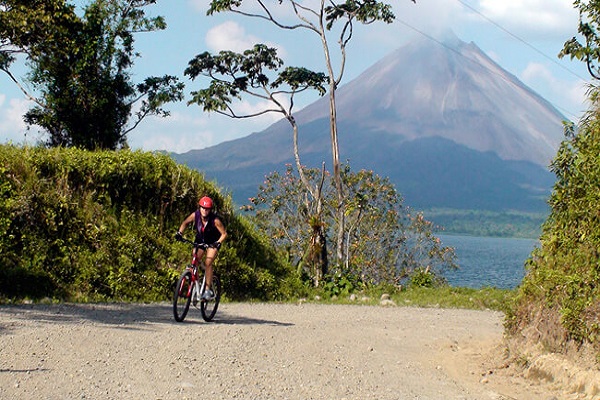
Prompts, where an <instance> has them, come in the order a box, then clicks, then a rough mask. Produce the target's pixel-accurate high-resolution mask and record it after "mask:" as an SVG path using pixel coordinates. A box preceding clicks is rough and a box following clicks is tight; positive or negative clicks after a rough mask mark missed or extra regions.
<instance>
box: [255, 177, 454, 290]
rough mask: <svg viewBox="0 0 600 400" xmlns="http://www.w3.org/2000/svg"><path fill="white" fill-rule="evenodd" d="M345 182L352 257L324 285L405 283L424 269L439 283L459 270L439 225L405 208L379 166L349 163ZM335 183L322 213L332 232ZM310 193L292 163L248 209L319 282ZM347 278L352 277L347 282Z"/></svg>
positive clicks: (277, 243) (328, 186)
mask: <svg viewBox="0 0 600 400" xmlns="http://www.w3.org/2000/svg"><path fill="white" fill-rule="evenodd" d="M305 174H306V176H308V177H309V178H310V179H312V180H315V179H320V178H319V176H320V173H319V171H317V170H313V169H306V170H305ZM327 176H329V175H327ZM343 182H344V184H345V187H344V190H345V193H346V199H345V204H344V205H343V206H344V209H345V210H346V212H347V216H346V218H347V221H348V224H347V225H346V226H347V230H346V232H345V238H346V240H347V245H346V247H347V249H348V258H347V259H346V261H345V263H344V264H343V265H337V266H335V268H333V270H332V272H331V274H330V275H329V276H326V279H325V283H324V284H325V285H326V286H327V287H330V289H331V290H330V292H331V293H332V294H336V291H341V292H343V291H345V290H348V288H353V287H360V286H361V285H365V284H366V285H379V284H382V283H391V284H401V283H403V282H404V281H405V280H406V279H409V277H410V276H411V275H412V274H413V273H414V272H415V271H417V272H418V271H420V270H421V269H425V268H426V269H427V270H428V271H429V272H430V273H431V274H432V275H435V278H432V279H433V281H432V284H433V283H434V282H435V284H437V283H439V280H440V279H441V278H440V276H441V274H440V273H439V272H441V270H443V269H444V268H452V267H455V262H454V259H455V256H454V252H453V250H452V249H450V248H446V247H442V245H441V242H440V241H439V239H437V238H436V237H434V236H433V225H432V224H431V222H429V221H427V220H426V219H425V218H424V217H423V215H422V214H421V213H416V214H411V213H410V210H409V209H408V208H405V207H403V205H402V201H401V198H400V196H399V195H398V193H397V192H396V190H395V188H394V186H393V185H392V184H391V183H390V182H389V180H388V179H386V178H381V177H379V176H378V175H376V174H375V173H373V171H365V170H363V171H359V172H358V173H354V172H352V171H351V170H350V168H349V167H348V166H346V168H345V169H344V174H343ZM332 186H333V185H332V183H331V181H330V180H327V181H326V182H325V184H324V191H323V196H324V199H325V204H326V205H327V207H326V209H325V210H324V212H323V215H324V220H323V223H324V227H325V232H326V234H330V233H331V232H335V231H336V229H337V225H336V224H337V221H336V213H335V209H336V208H337V199H336V197H335V194H334V190H333V188H332ZM306 196H307V193H306V192H305V191H304V190H303V186H302V185H301V183H300V182H299V179H298V177H297V176H296V174H295V172H294V170H293V168H292V167H291V166H288V168H287V170H286V173H285V174H284V175H280V174H279V173H277V172H274V173H271V174H270V175H268V176H267V177H266V179H265V182H264V184H263V185H261V187H260V188H259V193H258V195H257V196H256V197H254V198H252V199H250V200H251V203H252V204H251V205H248V206H246V207H245V209H246V210H248V211H252V212H254V215H253V221H255V223H256V225H257V226H258V227H259V229H261V230H262V231H264V232H265V233H266V235H267V236H268V237H269V238H270V240H271V242H272V244H273V246H274V247H275V248H279V249H282V251H285V252H286V256H287V259H288V260H289V262H291V263H293V264H294V265H296V266H297V268H298V272H299V273H300V274H302V273H303V274H305V275H306V276H307V277H308V279H313V276H312V274H314V273H315V271H314V270H312V269H310V268H309V266H310V264H307V263H306V262H305V261H306V258H307V255H308V254H309V250H310V246H309V245H307V238H309V237H310V236H311V232H310V229H308V227H307V225H306V224H305V223H304V221H305V220H306V219H307V218H309V217H310V215H311V212H312V211H311V210H310V209H307V208H305V207H304V206H303V204H304V202H303V201H302V198H303V197H306ZM299 204H300V206H298V205H299ZM324 250H325V251H331V250H330V249H324ZM342 280H346V281H347V282H343V283H340V282H341V281H342ZM351 282H352V284H350V283H351Z"/></svg>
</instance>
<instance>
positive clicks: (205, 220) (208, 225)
mask: <svg viewBox="0 0 600 400" xmlns="http://www.w3.org/2000/svg"><path fill="white" fill-rule="evenodd" d="M198 206H199V207H198V210H196V211H195V212H193V213H191V214H190V215H189V216H188V217H187V218H186V219H185V220H184V221H183V222H182V223H181V226H180V227H179V230H178V231H177V234H175V238H176V239H177V240H181V238H182V237H183V235H182V232H183V231H184V230H185V228H187V226H188V225H189V224H190V223H193V224H194V225H193V226H194V228H195V230H196V239H195V240H194V241H195V242H196V243H206V244H208V245H209V247H208V248H207V249H206V259H205V260H204V264H205V266H206V271H205V274H206V291H205V292H204V294H203V296H202V298H203V299H204V300H211V299H212V297H214V294H213V292H212V290H211V287H212V277H213V267H212V264H213V261H214V260H215V258H216V257H217V253H218V251H219V248H220V247H221V244H222V243H223V241H224V240H225V238H226V237H227V231H226V230H225V225H223V221H221V218H219V216H218V215H216V214H215V213H214V212H213V201H212V199H211V198H210V197H206V196H204V197H202V198H201V199H200V201H199V202H198ZM204 252H205V250H203V249H197V248H194V255H195V256H196V257H197V258H199V259H201V258H202V256H203V255H204Z"/></svg>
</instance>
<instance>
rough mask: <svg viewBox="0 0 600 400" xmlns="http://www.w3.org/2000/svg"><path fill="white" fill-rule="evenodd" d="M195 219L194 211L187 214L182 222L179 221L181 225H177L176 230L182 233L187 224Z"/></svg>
mask: <svg viewBox="0 0 600 400" xmlns="http://www.w3.org/2000/svg"><path fill="white" fill-rule="evenodd" d="M195 219H196V213H191V214H190V215H188V217H187V218H186V219H184V220H183V222H182V223H181V226H180V227H179V230H178V232H179V233H183V231H185V228H187V226H188V225H189V224H190V223H192V222H194V220H195Z"/></svg>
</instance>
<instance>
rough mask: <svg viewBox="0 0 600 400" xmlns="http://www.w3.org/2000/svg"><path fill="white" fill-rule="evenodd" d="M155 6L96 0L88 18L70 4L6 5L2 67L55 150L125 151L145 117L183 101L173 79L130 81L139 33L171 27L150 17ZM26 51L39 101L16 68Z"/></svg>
mask: <svg viewBox="0 0 600 400" xmlns="http://www.w3.org/2000/svg"><path fill="white" fill-rule="evenodd" d="M155 2H156V1H155V0H118V1H111V0H94V1H92V2H91V3H89V4H88V5H87V6H86V7H85V11H84V15H83V17H80V16H78V15H77V14H76V12H75V7H74V6H73V5H70V4H67V3H66V2H65V1H64V0H53V1H29V2H23V1H17V0H11V1H2V2H0V4H1V6H2V9H3V12H2V16H1V17H0V69H2V70H3V71H4V72H5V73H7V74H8V75H9V76H10V77H11V79H12V80H13V81H14V82H15V83H17V84H18V85H19V87H20V88H21V90H22V91H23V92H24V93H25V94H26V95H27V96H28V97H29V98H30V99H32V100H34V102H35V103H36V104H35V106H33V108H31V109H30V110H29V111H28V112H27V113H26V115H25V117H24V118H25V121H26V122H27V124H28V125H30V126H31V125H37V126H40V127H41V128H43V129H44V130H45V131H46V132H47V133H48V134H49V135H50V138H49V140H48V144H49V145H51V146H76V147H82V148H86V149H97V148H101V149H116V148H118V147H122V146H124V145H126V140H127V134H128V133H129V132H131V131H132V130H133V129H135V128H136V127H137V126H138V125H139V124H140V122H141V121H142V120H143V119H144V118H145V117H147V116H149V115H157V116H163V117H165V116H168V115H169V112H168V111H166V110H164V109H163V108H162V107H163V105H164V104H166V103H168V102H172V101H180V100H181V99H182V98H183V94H182V90H183V84H182V83H180V82H178V79H177V78H176V77H174V76H169V75H165V76H163V77H149V78H146V79H145V80H144V81H143V82H142V83H139V84H134V83H133V82H132V80H131V76H130V69H131V67H132V66H133V63H134V59H135V58H136V57H138V56H139V54H137V53H135V51H134V47H133V45H134V34H136V33H140V32H152V31H156V30H162V29H165V28H166V24H165V22H164V19H163V18H162V17H155V18H149V17H147V16H146V15H145V12H144V10H143V8H144V7H146V6H149V5H152V4H154V3H155ZM19 54H23V55H25V57H26V59H27V62H28V64H29V65H30V67H31V70H30V73H29V74H28V75H27V78H26V80H27V82H29V83H31V84H32V85H33V88H34V89H35V90H36V91H37V92H39V95H38V96H36V95H35V94H33V93H29V92H28V91H27V90H26V89H25V86H24V85H22V84H20V82H19V81H18V79H17V78H16V77H15V76H14V75H13V74H12V73H11V71H10V67H11V65H12V63H13V62H14V61H15V60H16V56H17V55H19ZM138 104H139V105H138ZM134 106H136V107H137V111H135V112H134V111H133V110H134Z"/></svg>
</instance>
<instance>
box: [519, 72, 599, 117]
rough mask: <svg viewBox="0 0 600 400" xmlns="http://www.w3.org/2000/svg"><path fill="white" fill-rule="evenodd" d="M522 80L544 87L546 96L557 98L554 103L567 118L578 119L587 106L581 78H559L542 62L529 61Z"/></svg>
mask: <svg viewBox="0 0 600 400" xmlns="http://www.w3.org/2000/svg"><path fill="white" fill-rule="evenodd" d="M521 80H522V81H523V82H524V83H525V84H527V85H529V86H531V87H539V88H543V90H544V91H545V92H546V93H541V94H542V95H543V96H544V97H545V98H552V99H557V100H555V101H554V103H553V105H554V106H555V107H557V108H558V109H559V111H561V112H562V113H563V114H565V116H566V117H567V118H570V119H578V118H579V117H580V116H581V114H582V112H583V111H585V109H586V108H587V107H586V90H587V88H586V86H585V83H584V82H583V81H581V80H575V81H573V80H571V81H568V80H563V79H559V78H557V77H556V76H555V75H554V74H553V73H552V72H551V69H550V68H549V67H548V66H546V65H544V64H541V63H534V62H532V63H529V64H528V65H527V67H526V68H525V69H524V70H523V72H522V74H521Z"/></svg>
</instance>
